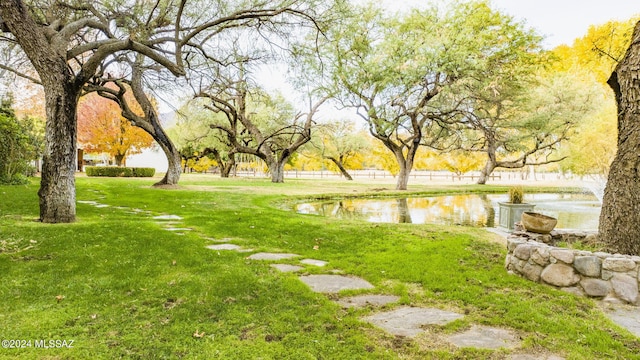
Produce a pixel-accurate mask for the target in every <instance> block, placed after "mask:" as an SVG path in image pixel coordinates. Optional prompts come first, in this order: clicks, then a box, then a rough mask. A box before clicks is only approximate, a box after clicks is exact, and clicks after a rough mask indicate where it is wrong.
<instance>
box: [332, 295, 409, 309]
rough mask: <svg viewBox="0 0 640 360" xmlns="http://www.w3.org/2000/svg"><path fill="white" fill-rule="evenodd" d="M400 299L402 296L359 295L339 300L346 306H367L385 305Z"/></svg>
mask: <svg viewBox="0 0 640 360" xmlns="http://www.w3.org/2000/svg"><path fill="white" fill-rule="evenodd" d="M398 300H400V297H399V296H395V295H358V296H351V297H348V298H344V299H340V300H338V301H337V302H338V304H340V305H341V306H342V307H344V308H352V307H365V306H367V305H373V306H384V305H387V304H390V303H394V302H396V301H398Z"/></svg>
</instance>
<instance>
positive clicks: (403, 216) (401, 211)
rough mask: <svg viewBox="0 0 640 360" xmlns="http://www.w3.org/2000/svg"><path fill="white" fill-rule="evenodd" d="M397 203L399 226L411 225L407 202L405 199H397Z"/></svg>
mask: <svg viewBox="0 0 640 360" xmlns="http://www.w3.org/2000/svg"><path fill="white" fill-rule="evenodd" d="M397 203H398V222H399V223H401V224H411V223H413V221H412V219H411V212H410V211H409V202H408V201H407V198H402V199H397Z"/></svg>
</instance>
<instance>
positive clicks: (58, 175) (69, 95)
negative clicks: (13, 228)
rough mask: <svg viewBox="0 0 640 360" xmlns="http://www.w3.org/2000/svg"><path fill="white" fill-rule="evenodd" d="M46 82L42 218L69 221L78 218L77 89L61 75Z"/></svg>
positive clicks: (43, 220) (41, 186) (48, 221)
mask: <svg viewBox="0 0 640 360" xmlns="http://www.w3.org/2000/svg"><path fill="white" fill-rule="evenodd" d="M58 77H59V78H60V79H58V80H59V81H47V82H44V86H45V106H46V113H47V123H46V127H45V148H44V154H43V156H42V177H41V180H40V190H39V191H38V196H39V197H40V221H42V222H45V223H69V222H73V221H75V219H76V187H75V185H76V181H75V172H76V166H77V163H76V158H77V156H78V155H77V150H76V133H77V132H76V129H77V121H76V107H77V103H78V95H77V91H75V89H73V85H72V84H69V82H70V81H65V79H64V76H63V75H62V74H58Z"/></svg>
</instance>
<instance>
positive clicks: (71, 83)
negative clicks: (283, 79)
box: [0, 0, 325, 223]
mask: <svg viewBox="0 0 640 360" xmlns="http://www.w3.org/2000/svg"><path fill="white" fill-rule="evenodd" d="M324 9H325V7H324V6H322V4H318V3H315V2H314V1H313V0H310V1H298V0H282V1H274V2H269V3H268V4H265V3H264V2H262V1H222V0H216V1H203V0H190V1H189V0H184V1H180V2H177V3H176V2H173V1H135V2H131V1H111V0H109V1H107V0H103V1H90V2H87V1H79V0H65V1H53V2H52V1H49V0H12V1H2V2H0V30H1V31H2V32H3V33H4V36H2V37H0V41H1V42H2V43H3V44H4V45H5V48H6V49H8V50H9V52H10V54H9V56H7V57H6V59H8V60H7V61H8V62H5V63H3V64H1V65H2V68H3V69H5V70H10V71H13V72H14V73H15V74H17V75H19V76H22V77H25V78H28V79H30V80H32V81H34V82H36V83H39V84H41V85H42V86H43V88H44V92H45V94H46V104H45V108H46V116H47V122H46V131H45V149H44V154H43V166H42V178H41V183H40V191H39V192H38V194H39V197H40V219H41V221H43V222H50V223H55V222H73V221H74V220H75V217H76V201H75V200H76V197H75V169H76V164H75V161H74V159H75V157H76V129H77V119H76V110H77V105H78V99H79V97H80V95H81V94H82V93H83V92H84V91H85V90H87V89H86V86H87V85H102V84H104V82H105V81H107V80H110V78H111V77H112V73H111V71H112V70H114V69H115V68H117V65H116V64H115V63H119V65H121V66H125V67H129V68H130V70H131V71H127V72H125V73H128V74H129V75H130V76H131V78H130V79H129V80H130V81H129V85H130V87H131V90H132V92H133V93H134V95H135V97H136V101H137V102H138V103H139V105H140V106H141V107H142V108H143V110H144V112H145V115H144V116H131V119H129V120H130V121H133V122H136V123H138V124H140V125H142V126H143V128H144V129H145V130H147V131H148V132H150V135H152V136H154V137H157V139H156V140H157V141H158V140H159V141H158V143H159V144H160V146H161V147H162V146H164V145H167V146H171V145H172V144H171V143H170V142H168V141H166V140H168V137H166V134H165V132H164V131H163V130H162V127H161V126H160V122H159V119H158V116H157V114H156V113H155V112H154V111H152V110H151V109H152V105H151V103H150V101H149V99H148V98H147V97H146V95H145V91H144V89H143V88H142V86H143V85H144V81H143V79H142V74H144V73H146V74H148V73H152V74H159V73H160V72H168V73H171V76H172V77H176V76H183V75H184V74H185V72H186V70H185V69H186V68H187V67H189V66H190V65H191V64H192V63H194V62H197V60H195V59H194V56H195V54H202V53H203V52H204V51H205V48H206V47H207V46H206V44H207V43H213V44H212V47H213V48H214V49H216V50H219V51H218V52H209V53H207V55H206V57H208V58H210V59H214V60H215V59H220V60H221V61H222V59H224V57H225V50H228V49H230V48H232V47H233V45H232V44H231V45H230V44H224V45H223V46H220V44H221V43H224V41H223V40H221V39H220V37H219V36H218V35H220V34H222V33H226V32H228V31H230V30H233V29H242V28H252V29H257V30H256V31H257V32H258V33H259V35H265V37H267V38H268V37H269V36H267V34H266V33H267V32H269V33H274V32H277V31H284V29H289V30H290V31H291V29H292V28H293V27H301V26H302V24H303V23H305V24H308V23H311V24H313V23H314V22H313V21H308V20H312V19H313V18H314V17H315V16H316V15H317V11H318V12H319V11H323V10H324ZM292 18H295V19H296V21H291V19H292ZM229 45H230V46H229ZM21 64H29V65H30V66H29V68H26V69H25V68H21V67H20V65H21ZM34 70H35V71H34ZM29 74H37V75H33V76H30V75H29ZM105 79H106V80H105ZM107 82H108V81H107ZM121 89H122V88H121ZM110 98H111V99H112V100H118V99H123V98H120V97H115V95H114V94H112V96H110ZM131 114H133V115H135V114H134V113H131V112H129V111H128V110H127V109H124V108H123V116H125V117H127V118H128V116H127V115H131ZM163 149H164V147H163ZM164 150H165V152H168V153H171V154H175V153H176V152H175V151H173V150H174V149H173V148H171V147H169V148H167V149H164ZM168 160H169V164H170V169H175V168H176V166H175V165H176V164H177V170H176V171H175V172H171V171H168V172H167V174H166V175H165V178H164V179H163V180H162V181H161V183H163V182H164V183H166V184H174V183H176V182H177V181H178V180H179V170H180V162H179V158H178V159H177V161H176V159H175V156H171V157H170V158H169V159H168Z"/></svg>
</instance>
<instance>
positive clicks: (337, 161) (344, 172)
mask: <svg viewBox="0 0 640 360" xmlns="http://www.w3.org/2000/svg"><path fill="white" fill-rule="evenodd" d="M325 159H329V160H331V161H332V162H333V163H334V164H336V166H337V167H338V169H339V170H340V173H341V174H342V176H344V178H345V179H347V180H353V177H352V176H351V174H349V172H348V171H347V169H346V168H345V167H344V164H343V163H342V159H341V158H340V159H336V158H335V157H333V156H327V157H325Z"/></svg>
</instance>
